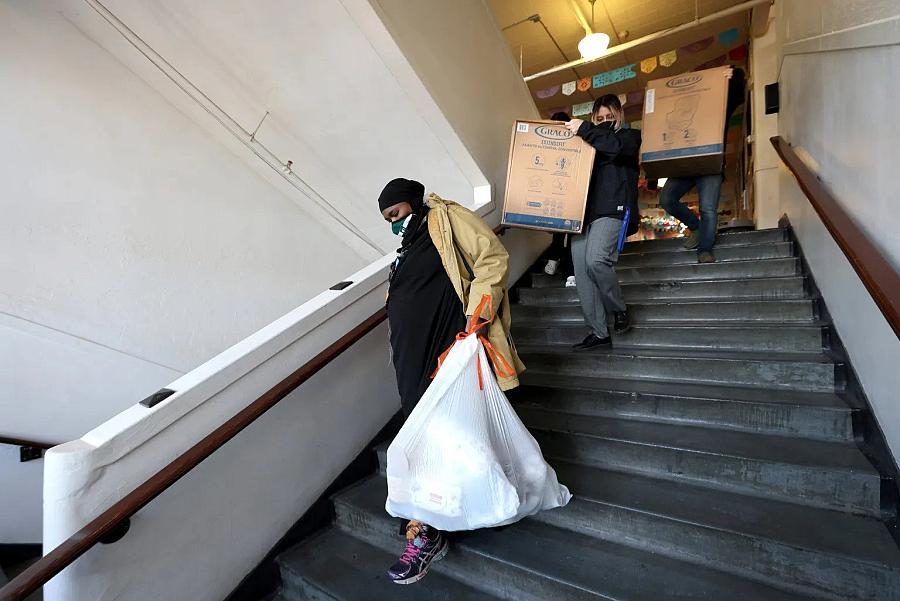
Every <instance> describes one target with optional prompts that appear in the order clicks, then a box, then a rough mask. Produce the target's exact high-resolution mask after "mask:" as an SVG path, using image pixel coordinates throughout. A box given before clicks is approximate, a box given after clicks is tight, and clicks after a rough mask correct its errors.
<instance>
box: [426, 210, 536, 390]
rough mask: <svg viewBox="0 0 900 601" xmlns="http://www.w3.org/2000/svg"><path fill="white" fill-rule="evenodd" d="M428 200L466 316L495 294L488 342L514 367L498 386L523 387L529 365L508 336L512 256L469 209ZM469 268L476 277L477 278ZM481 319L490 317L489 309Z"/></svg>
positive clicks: (434, 234) (432, 227)
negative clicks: (495, 314) (509, 275)
mask: <svg viewBox="0 0 900 601" xmlns="http://www.w3.org/2000/svg"><path fill="white" fill-rule="evenodd" d="M426 202H427V203H428V206H429V207H431V211H430V212H429V213H428V233H429V234H430V235H431V239H432V240H433V241H434V246H435V247H436V248H437V250H438V253H439V254H440V255H441V262H442V263H443V264H444V269H446V270H447V275H448V276H450V281H451V282H452V283H453V288H454V289H455V290H456V294H457V295H459V298H460V300H462V303H463V306H464V307H465V309H466V315H467V316H471V315H472V314H473V313H475V310H476V309H477V308H478V303H480V302H481V298H482V295H485V294H489V295H490V296H491V299H492V301H493V305H494V311H495V312H496V313H497V317H496V318H495V319H494V321H493V323H491V325H490V326H489V327H488V331H487V334H486V338H487V339H488V340H489V341H490V342H491V344H492V345H493V346H494V348H495V349H496V350H497V352H498V353H499V354H500V355H502V356H503V358H504V359H506V360H507V361H508V362H509V364H510V365H512V366H513V367H514V368H515V372H516V375H514V376H511V377H504V378H498V382H499V384H500V388H501V389H502V390H510V389H511V388H515V387H516V386H518V385H519V378H518V374H520V373H522V372H523V371H525V365H524V364H523V363H522V361H521V360H520V359H519V356H518V354H516V348H515V346H514V345H513V342H512V338H511V337H510V335H509V327H510V322H511V318H510V314H509V299H508V298H507V294H506V284H507V282H506V278H507V275H508V271H509V254H508V253H507V252H506V249H505V248H504V247H503V244H502V243H501V242H500V240H499V239H498V238H497V236H496V235H495V234H494V232H493V231H491V228H489V227H488V226H487V224H486V223H485V222H484V221H482V220H481V218H480V217H479V216H478V215H476V214H475V213H473V212H472V211H470V210H469V209H467V208H465V207H463V206H460V205H458V204H456V203H455V202H453V201H452V200H444V199H443V198H441V197H440V196H438V195H437V194H429V195H428V198H426ZM466 265H468V266H469V267H470V268H471V270H472V272H473V273H474V274H475V277H474V279H473V278H472V277H471V276H470V275H469V269H467V268H466ZM481 317H482V318H484V319H488V318H489V317H490V315H489V314H488V309H487V308H485V310H484V312H483V314H482V315H481Z"/></svg>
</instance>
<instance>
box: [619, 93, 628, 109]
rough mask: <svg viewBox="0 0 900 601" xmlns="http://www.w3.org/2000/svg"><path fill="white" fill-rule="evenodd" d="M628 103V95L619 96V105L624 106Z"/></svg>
mask: <svg viewBox="0 0 900 601" xmlns="http://www.w3.org/2000/svg"><path fill="white" fill-rule="evenodd" d="M627 103H628V94H619V104H621V105H622V106H625V105H626V104H627Z"/></svg>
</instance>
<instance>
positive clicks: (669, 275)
mask: <svg viewBox="0 0 900 601" xmlns="http://www.w3.org/2000/svg"><path fill="white" fill-rule="evenodd" d="M616 274H618V276H619V282H620V283H622V284H624V283H633V282H691V281H709V280H746V279H750V278H776V277H789V276H798V275H800V259H797V258H794V257H788V258H783V259H760V260H753V261H731V262H726V263H704V264H698V263H696V262H695V263H693V264H687V265H667V266H662V267H643V266H642V267H616ZM565 281H566V278H565V277H563V276H561V275H547V274H545V273H534V274H532V275H531V286H532V288H562V287H564V286H565ZM575 281H576V283H577V282H578V280H577V278H576V280H575Z"/></svg>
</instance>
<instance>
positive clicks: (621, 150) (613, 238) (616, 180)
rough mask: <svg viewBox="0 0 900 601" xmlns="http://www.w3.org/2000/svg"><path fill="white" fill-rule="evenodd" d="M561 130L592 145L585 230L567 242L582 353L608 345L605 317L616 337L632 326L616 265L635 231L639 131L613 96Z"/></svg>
mask: <svg viewBox="0 0 900 601" xmlns="http://www.w3.org/2000/svg"><path fill="white" fill-rule="evenodd" d="M566 127H567V128H568V129H569V130H570V131H571V132H572V133H574V134H576V135H578V136H579V137H581V138H582V139H584V141H585V142H587V143H588V144H590V145H591V146H593V147H594V151H595V154H594V169H593V171H592V172H591V183H590V186H589V187H588V198H587V207H586V208H585V215H584V222H585V224H586V225H585V229H584V231H583V232H582V233H581V234H579V235H577V236H573V238H572V263H573V264H574V267H575V284H576V289H577V290H578V298H579V300H580V301H581V311H582V313H583V314H584V320H585V322H586V323H587V326H588V328H589V329H590V332H589V333H588V335H587V337H586V338H585V339H584V340H583V341H582V342H580V343H578V344H576V345H575V346H574V350H575V351H576V352H584V351H590V350H594V349H597V348H599V347H603V346H608V345H609V344H611V343H612V339H611V338H610V335H609V327H608V325H607V323H606V319H607V315H608V314H610V313H612V314H613V318H614V326H613V331H614V332H615V333H616V334H620V333H623V332H627V331H628V330H629V329H630V328H631V319H630V317H629V316H628V308H627V307H626V306H625V299H624V298H623V297H622V289H621V287H620V286H619V278H618V276H617V275H616V271H615V264H616V262H617V261H618V258H619V252H621V250H622V246H623V244H624V242H625V238H626V237H627V236H629V235H631V234H633V233H634V232H636V231H637V228H638V226H639V224H640V213H639V211H638V206H637V197H638V174H639V169H640V167H639V163H638V153H639V151H640V147H641V132H640V131H638V130H636V129H630V128H628V127H627V126H626V125H625V120H624V113H623V111H622V104H621V103H620V102H619V99H618V98H617V97H616V96H615V95H613V94H606V95H604V96H601V97H600V98H598V99H597V100H596V101H595V102H594V107H593V111H592V112H591V120H590V121H582V120H581V119H573V120H571V121H569V122H568V123H566Z"/></svg>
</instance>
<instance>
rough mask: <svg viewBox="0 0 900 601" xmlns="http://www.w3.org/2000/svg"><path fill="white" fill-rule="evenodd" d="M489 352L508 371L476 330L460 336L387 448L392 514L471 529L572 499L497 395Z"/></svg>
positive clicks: (445, 527)
mask: <svg viewBox="0 0 900 601" xmlns="http://www.w3.org/2000/svg"><path fill="white" fill-rule="evenodd" d="M484 302H486V301H484ZM486 348H487V353H486V352H485V349H486ZM488 354H490V356H491V359H492V361H493V363H494V365H495V369H497V370H498V373H505V372H508V371H511V370H512V368H511V367H510V366H509V365H508V364H507V363H506V361H505V360H504V359H503V358H502V356H500V355H499V354H497V353H495V352H494V351H493V348H492V347H491V346H490V343H489V342H487V341H486V340H485V339H484V338H482V337H480V336H479V335H478V334H477V331H470V332H464V333H461V334H460V335H459V336H458V337H457V341H456V342H455V343H454V345H453V346H452V347H451V348H450V349H449V351H448V352H447V353H445V355H444V356H443V357H442V361H441V363H440V367H439V369H438V371H437V374H436V376H435V378H434V380H433V381H432V383H431V385H430V386H429V387H428V390H426V391H425V394H424V395H422V398H421V400H420V401H419V403H418V405H416V407H415V409H414V410H413V411H412V414H411V415H410V416H409V418H408V419H407V420H406V423H405V424H404V425H403V427H402V428H401V429H400V432H399V433H398V434H397V437H396V438H395V439H394V441H393V442H392V443H391V445H390V447H389V448H388V452H387V481H388V499H387V503H386V505H385V508H386V509H387V512H388V513H389V514H391V515H392V516H395V517H402V518H406V519H414V520H419V521H422V522H425V523H426V524H429V525H431V526H433V527H435V528H437V529H439V530H448V531H454V530H474V529H476V528H486V527H492V526H502V525H504V524H511V523H513V522H516V521H518V520H520V519H522V518H523V517H525V516H528V515H532V514H535V513H537V512H538V511H542V510H544V509H552V508H554V507H561V506H563V505H565V504H566V503H568V502H569V499H571V498H572V495H571V494H570V493H569V491H568V489H567V488H566V487H565V486H563V485H561V484H559V482H558V481H557V479H556V472H555V471H554V470H553V468H551V467H550V466H549V465H547V463H546V462H545V461H544V457H543V455H542V454H541V449H540V447H539V446H538V444H537V441H535V440H534V438H533V437H532V436H531V434H530V433H529V432H528V430H527V429H526V428H525V426H524V425H523V424H522V421H521V420H520V419H519V417H518V416H517V415H516V413H515V411H514V410H513V408H512V406H511V405H510V403H509V401H508V400H507V399H506V396H505V395H504V394H503V391H502V390H500V386H499V385H498V384H497V380H496V378H495V377H494V374H493V372H492V371H491V368H490V366H489V364H488V359H487V355H488Z"/></svg>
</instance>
